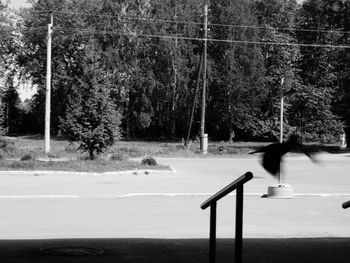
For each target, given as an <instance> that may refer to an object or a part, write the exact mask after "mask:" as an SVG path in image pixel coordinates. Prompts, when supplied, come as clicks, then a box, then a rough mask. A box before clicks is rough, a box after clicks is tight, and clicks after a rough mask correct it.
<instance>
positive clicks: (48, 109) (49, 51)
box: [45, 13, 53, 154]
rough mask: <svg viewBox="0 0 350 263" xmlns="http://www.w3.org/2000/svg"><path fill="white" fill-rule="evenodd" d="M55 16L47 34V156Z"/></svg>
mask: <svg viewBox="0 0 350 263" xmlns="http://www.w3.org/2000/svg"><path fill="white" fill-rule="evenodd" d="M52 27H53V14H52V13H51V18H50V24H48V33H47V59H46V102H45V154H48V153H49V152H50V113H51V42H52Z"/></svg>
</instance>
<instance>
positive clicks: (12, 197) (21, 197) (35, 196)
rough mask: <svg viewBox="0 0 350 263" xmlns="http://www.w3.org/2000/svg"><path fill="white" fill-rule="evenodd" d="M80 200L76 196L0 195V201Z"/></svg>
mask: <svg viewBox="0 0 350 263" xmlns="http://www.w3.org/2000/svg"><path fill="white" fill-rule="evenodd" d="M35 198H52V199H54V198H80V196H78V195H0V199H35Z"/></svg>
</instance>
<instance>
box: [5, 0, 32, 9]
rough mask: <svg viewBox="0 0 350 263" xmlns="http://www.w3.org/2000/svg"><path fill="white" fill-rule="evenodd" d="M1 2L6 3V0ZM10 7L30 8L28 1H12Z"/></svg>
mask: <svg viewBox="0 0 350 263" xmlns="http://www.w3.org/2000/svg"><path fill="white" fill-rule="evenodd" d="M1 2H3V3H4V2H6V0H1ZM9 6H10V7H13V8H19V7H29V6H30V4H28V3H27V0H10V3H9Z"/></svg>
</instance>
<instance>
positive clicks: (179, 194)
mask: <svg viewBox="0 0 350 263" xmlns="http://www.w3.org/2000/svg"><path fill="white" fill-rule="evenodd" d="M213 194H214V193H130V194H118V195H116V198H127V197H162V196H164V197H177V196H211V195H213ZM228 195H230V196H235V195H236V194H235V193H231V194H228ZM244 195H245V196H263V195H266V193H244ZM294 196H301V197H303V196H305V197H350V193H295V194H294Z"/></svg>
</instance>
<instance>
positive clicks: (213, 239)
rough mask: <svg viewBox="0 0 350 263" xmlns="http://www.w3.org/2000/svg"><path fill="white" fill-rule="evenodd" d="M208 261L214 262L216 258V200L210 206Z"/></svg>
mask: <svg viewBox="0 0 350 263" xmlns="http://www.w3.org/2000/svg"><path fill="white" fill-rule="evenodd" d="M209 237H210V241H209V262H210V263H214V262H215V258H216V202H214V203H213V204H212V205H211V206H210V233H209Z"/></svg>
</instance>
